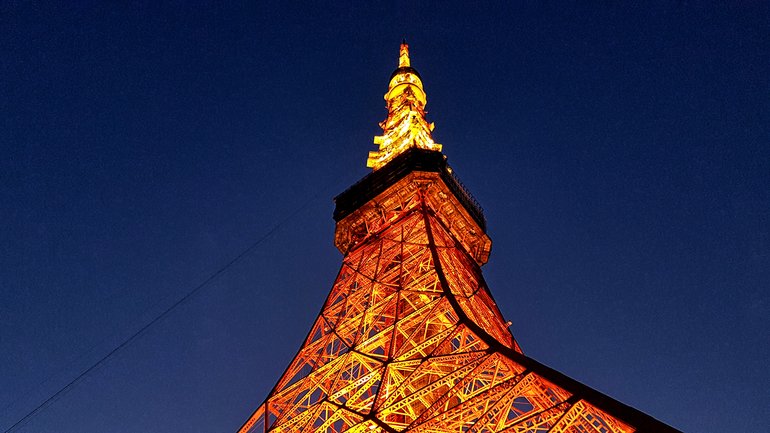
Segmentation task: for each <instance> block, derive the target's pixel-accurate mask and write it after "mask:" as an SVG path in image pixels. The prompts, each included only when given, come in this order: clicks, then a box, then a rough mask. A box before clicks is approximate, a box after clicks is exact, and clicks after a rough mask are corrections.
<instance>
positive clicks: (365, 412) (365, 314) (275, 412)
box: [239, 43, 677, 433]
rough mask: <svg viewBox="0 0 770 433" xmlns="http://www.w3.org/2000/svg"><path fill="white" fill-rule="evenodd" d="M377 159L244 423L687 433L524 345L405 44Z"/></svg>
mask: <svg viewBox="0 0 770 433" xmlns="http://www.w3.org/2000/svg"><path fill="white" fill-rule="evenodd" d="M385 100H386V102H387V107H388V117H387V119H386V120H385V121H384V122H382V123H381V124H380V126H381V127H382V129H383V134H382V135H381V136H377V137H375V139H374V142H375V143H376V144H378V145H379V150H378V151H373V152H370V153H369V159H368V161H367V166H369V167H371V168H372V169H373V172H372V173H370V174H369V175H367V176H366V177H364V178H363V179H361V180H360V181H359V182H358V183H356V184H355V185H353V186H352V187H350V188H349V189H348V190H347V191H345V192H343V193H342V194H340V195H339V196H337V197H336V198H335V202H336V209H335V211H334V219H335V220H336V221H337V228H336V233H335V239H334V243H335V245H336V246H337V248H338V249H339V250H340V251H341V252H342V254H343V255H344V259H343V263H342V268H341V269H340V272H339V274H338V275H337V279H336V280H335V282H334V285H333V286H332V289H331V293H330V294H329V296H328V298H327V299H326V302H325V303H324V305H323V308H322V310H321V313H320V314H319V316H318V318H317V319H316V321H315V323H314V324H313V326H312V328H311V329H310V332H309V334H308V336H307V338H306V339H305V342H304V343H303V344H302V347H301V348H300V349H299V352H298V353H297V355H296V356H295V357H294V360H292V362H291V364H289V367H288V368H287V369H286V371H285V372H284V373H283V375H282V376H281V378H280V380H278V383H277V384H276V385H275V387H274V388H273V389H272V390H271V391H270V394H269V395H268V397H267V399H265V401H264V402H263V403H262V405H261V406H259V408H257V410H256V411H255V412H254V413H253V414H252V415H251V416H250V417H249V419H248V420H247V421H246V423H245V424H244V425H243V426H242V427H241V429H240V430H239V433H247V432H248V433H265V432H316V433H321V432H324V433H327V432H329V433H337V432H362V433H363V432H391V433H392V432H409V433H412V432H425V433H447V432H452V433H454V432H458V433H460V432H469V433H471V432H472V433H491V432H538V433H546V432H553V433H556V432H585V433H587V432H615V433H619V432H634V431H637V432H676V431H677V430H675V429H673V428H671V427H669V426H667V425H665V424H663V423H661V422H659V421H657V420H655V419H653V418H651V417H649V416H648V415H645V414H643V413H642V412H639V411H637V410H636V409H633V408H631V407H628V406H626V405H624V404H622V403H620V402H618V401H616V400H613V399H612V398H610V397H607V396H606V395H603V394H601V393H600V392H598V391H595V390H593V389H591V388H589V387H587V386H585V385H583V384H581V383H579V382H577V381H575V380H573V379H570V378H568V377H566V376H565V375H563V374H561V373H559V372H557V371H555V370H553V369H551V368H549V367H546V366H545V365H543V364H540V363H539V362H537V361H535V360H533V359H531V358H529V357H527V356H525V355H524V354H522V352H521V349H520V348H519V346H518V344H517V343H516V340H515V339H514V338H513V335H511V333H510V331H509V330H508V325H509V324H508V323H506V321H505V319H503V317H502V315H501V314H500V311H499V310H498V308H497V305H496V304H495V301H494V300H493V299H492V295H491V294H490V292H489V289H488V288H487V285H486V283H485V282H484V278H483V277H482V275H481V268H480V267H481V266H482V265H483V264H484V263H486V262H487V259H488V257H489V251H490V246H491V241H490V239H489V237H488V236H487V234H486V224H485V220H484V215H483V214H482V211H481V208H480V207H479V205H478V204H477V203H476V201H475V200H474V199H473V197H472V196H471V195H470V194H469V193H468V192H467V191H466V190H465V188H464V187H463V186H462V184H461V183H460V182H459V181H458V180H457V178H456V177H455V175H454V174H453V172H452V170H451V168H450V167H449V166H448V165H447V163H446V159H445V157H444V156H443V155H442V154H441V145H440V144H437V143H435V142H434V141H433V138H432V135H431V133H432V130H433V124H432V123H428V122H427V121H426V120H425V104H426V102H427V100H426V96H425V91H424V89H423V84H422V80H421V78H420V75H419V74H418V73H417V71H416V70H414V69H413V68H412V67H411V65H410V59H409V51H408V47H407V45H406V43H404V44H402V45H401V50H400V55H399V64H398V68H397V69H396V70H395V72H393V75H391V77H390V83H389V84H388V91H387V93H386V94H385Z"/></svg>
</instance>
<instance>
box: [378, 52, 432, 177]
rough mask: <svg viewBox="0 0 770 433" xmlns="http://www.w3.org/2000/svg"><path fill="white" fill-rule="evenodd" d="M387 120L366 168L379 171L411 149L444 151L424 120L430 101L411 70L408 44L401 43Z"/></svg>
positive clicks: (389, 87)
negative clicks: (426, 106)
mask: <svg viewBox="0 0 770 433" xmlns="http://www.w3.org/2000/svg"><path fill="white" fill-rule="evenodd" d="M385 101H386V104H387V108H388V117H387V119H385V121H383V122H381V123H380V127H381V128H382V131H383V134H382V135H378V136H376V137H374V143H375V144H377V145H379V150H377V151H372V152H369V158H368V160H367V161H366V166H367V167H371V168H372V169H373V170H377V169H379V168H381V167H383V166H384V165H385V164H387V163H388V162H389V161H390V160H392V159H393V158H395V157H396V156H398V155H400V154H402V153H404V151H406V150H407V149H409V148H412V147H418V148H421V149H427V150H435V151H437V152H440V151H441V145H440V144H438V143H436V142H435V141H433V136H432V132H433V127H434V125H433V123H428V121H427V120H426V119H425V104H427V102H428V99H427V97H426V95H425V90H424V89H423V85H422V79H420V74H419V73H418V72H417V70H415V69H414V68H412V66H411V60H410V58H409V45H407V44H406V41H404V42H402V43H401V47H400V49H399V55H398V68H396V70H395V71H393V74H392V75H391V76H390V82H389V83H388V91H387V92H386V93H385Z"/></svg>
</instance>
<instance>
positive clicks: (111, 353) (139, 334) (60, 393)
mask: <svg viewBox="0 0 770 433" xmlns="http://www.w3.org/2000/svg"><path fill="white" fill-rule="evenodd" d="M326 190H328V188H324V189H323V190H322V191H321V192H318V193H316V194H315V195H314V196H312V197H311V198H309V199H308V200H307V201H305V202H304V203H303V204H302V205H301V206H299V207H298V208H297V209H295V210H294V211H292V212H291V213H290V214H289V215H287V216H286V217H284V218H283V219H281V220H280V221H279V222H278V223H276V224H275V225H274V226H273V227H272V228H271V229H270V230H268V231H267V232H266V233H265V234H264V235H262V236H261V237H260V238H259V239H257V240H256V241H254V242H253V243H252V244H251V245H249V246H248V247H247V248H246V249H244V250H243V251H241V252H240V253H239V254H238V255H237V256H235V257H234V258H233V259H231V260H230V261H229V262H227V263H226V264H225V265H224V266H222V267H220V268H219V269H218V270H217V271H216V272H214V273H213V274H211V275H209V276H208V278H206V279H205V280H203V282H201V283H200V284H198V285H197V286H195V287H194V288H193V289H192V290H190V291H189V292H187V293H186V294H185V295H184V296H182V297H181V298H179V299H178V300H177V301H176V302H174V303H173V304H171V306H170V307H168V308H166V309H165V310H164V311H163V312H161V313H160V314H158V315H157V316H155V318H153V319H152V320H150V321H149V322H147V323H146V324H145V325H144V326H142V327H141V328H139V330H138V331H136V332H134V333H133V334H132V335H131V336H130V337H128V338H127V339H125V340H123V342H122V343H120V344H119V345H117V346H116V347H115V348H114V349H112V350H111V351H109V352H108V353H107V354H106V355H104V356H103V357H101V358H100V359H99V360H98V361H96V362H95V363H93V364H91V366H89V367H88V368H87V369H85V370H84V371H83V372H81V373H80V374H79V375H77V376H76V377H75V378H74V379H72V380H71V381H70V382H69V383H67V384H66V385H64V386H63V387H61V388H60V389H59V390H58V391H56V392H55V393H53V394H52V395H51V396H50V397H48V398H47V399H45V401H43V402H42V403H40V404H39V405H38V406H36V407H35V408H34V409H32V410H31V411H29V412H28V413H27V414H26V415H24V416H23V417H21V418H20V419H19V420H18V421H16V422H15V423H14V424H13V425H12V426H10V427H9V428H8V429H7V430H5V431H4V432H3V433H12V432H14V431H16V430H17V429H18V428H20V427H22V426H24V425H25V424H26V423H27V422H29V421H30V420H31V419H32V418H33V417H35V416H36V415H37V414H38V413H40V412H41V411H42V410H44V409H45V408H46V407H48V405H50V404H51V403H54V402H55V401H56V400H58V399H59V398H60V397H62V396H63V395H64V394H65V393H66V392H67V391H69V390H70V389H71V388H72V387H74V386H75V385H77V384H78V383H79V382H80V381H81V380H82V379H83V378H85V377H86V376H87V375H88V374H89V373H91V372H92V371H94V370H96V369H97V368H98V367H100V366H101V365H102V364H104V363H106V362H107V361H108V360H109V359H110V358H111V357H113V356H114V355H115V354H116V353H118V352H120V351H121V350H122V349H124V348H126V347H127V346H129V345H130V344H131V343H133V342H134V341H136V340H137V339H139V338H141V337H142V336H143V335H144V333H145V332H146V331H147V330H148V329H150V328H151V327H152V326H153V325H155V324H156V323H158V322H160V321H161V320H163V319H164V318H165V317H166V316H168V315H169V314H170V313H171V312H172V311H174V309H176V308H177V307H179V306H180V305H182V304H184V303H185V302H186V301H188V300H189V299H190V298H192V297H193V296H195V294H197V293H198V292H199V291H200V290H201V289H203V288H204V287H206V286H207V285H208V284H209V283H211V282H212V281H214V280H215V279H217V277H219V276H220V275H222V274H223V273H225V272H226V271H227V270H228V269H229V268H230V267H232V266H233V265H234V264H236V263H237V262H239V261H240V260H241V259H243V258H244V257H246V256H247V255H249V254H250V253H251V252H252V251H254V250H255V249H256V248H257V247H258V246H259V245H260V244H261V243H262V242H264V241H265V240H267V239H268V238H269V237H270V236H271V235H272V234H273V233H275V232H276V231H278V229H279V228H281V226H283V225H284V224H285V223H286V222H288V221H289V220H291V219H292V218H294V217H295V216H296V215H297V214H299V213H300V212H302V211H303V210H305V208H307V207H308V206H309V205H310V203H312V202H313V201H314V200H315V199H317V198H318V197H319V196H320V195H321V193H322V192H324V191H326Z"/></svg>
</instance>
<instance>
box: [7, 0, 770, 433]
mask: <svg viewBox="0 0 770 433" xmlns="http://www.w3.org/2000/svg"><path fill="white" fill-rule="evenodd" d="M57 3H60V4H41V3H38V2H4V3H3V4H2V5H0V122H2V123H1V124H0V431H1V430H4V429H5V428H7V427H9V426H10V425H11V424H12V423H13V422H15V421H16V420H17V419H18V418H19V417H21V416H22V415H23V414H25V413H26V412H27V411H29V410H30V409H31V408H33V407H34V406H35V405H36V404H38V403H39V402H41V401H42V400H44V399H45V398H46V397H47V396H48V395H50V394H51V393H52V392H54V391H55V390H57V389H58V388H59V387H60V386H62V385H63V384H65V383H67V382H68V381H69V380H70V379H71V378H73V377H74V376H76V375H77V374H78V373H79V372H80V371H82V370H83V369H84V368H86V367H87V366H88V365H90V364H91V363H92V362H93V361H95V360H96V359H99V358H100V357H101V356H102V355H104V354H105V353H107V352H109V351H110V350H111V349H112V348H113V347H114V346H115V345H116V344H118V343H119V342H120V341H122V340H123V339H124V338H125V337H127V336H128V335H131V334H132V333H133V332H134V331H135V330H137V329H139V328H140V327H141V326H142V325H143V324H144V323H146V321H147V320H149V319H151V318H152V317H154V315H156V314H157V313H159V312H160V311H163V309H165V308H166V307H167V306H168V305H170V304H171V303H173V302H174V301H175V300H176V299H178V298H179V297H180V296H182V295H183V294H184V293H186V292H187V291H188V290H190V289H191V288H192V287H194V286H195V285H196V284H198V283H199V282H200V281H202V280H203V279H204V278H205V277H207V276H208V275H209V274H211V273H212V272H214V271H215V270H216V269H218V268H219V267H220V266H221V265H222V264H224V263H226V262H227V261H228V260H230V259H231V258H232V257H233V256H235V255H236V254H237V253H238V252H240V251H241V250H242V249H244V248H245V247H247V246H248V245H249V244H251V243H252V242H253V241H255V240H256V239H257V238H259V237H260V236H262V235H263V234H264V233H265V232H267V231H268V230H269V229H270V228H271V227H272V226H273V225H275V224H276V223H278V222H280V221H281V220H284V219H285V218H286V217H287V216H289V215H290V214H291V213H292V212H294V211H295V210H296V209H298V208H300V207H301V206H302V204H303V203H307V202H308V201H309V200H310V201H309V205H307V206H306V207H305V208H303V209H302V211H301V212H299V213H298V214H296V215H295V216H293V217H291V218H290V219H289V220H288V221H286V222H285V223H284V224H283V225H282V226H281V227H280V229H279V230H278V231H277V232H276V233H275V234H274V235H272V236H271V237H270V238H269V239H268V240H267V241H266V242H264V243H262V244H261V245H260V246H259V248H258V249H257V250H256V251H255V252H254V253H253V254H251V255H249V256H248V257H247V258H246V259H245V260H243V261H242V262H240V263H239V264H238V265H236V266H234V267H233V268H231V269H230V270H229V272H228V273H227V274H226V275H224V276H223V277H222V278H220V279H218V280H217V281H216V283H214V284H212V285H210V286H209V287H207V288H206V289H205V290H204V291H203V292H202V293H201V294H200V295H199V296H196V297H195V298H193V299H192V300H191V301H190V302H188V303H186V304H184V305H183V306H182V307H180V308H179V309H178V310H176V311H175V312H174V313H173V314H172V315H170V316H169V317H167V319H166V320H164V321H162V322H161V323H159V324H158V325H157V326H154V327H153V328H152V330H151V331H150V332H149V333H147V334H146V335H145V336H144V337H143V338H142V339H140V340H139V341H137V342H136V343H135V344H132V345H131V346H130V347H128V348H127V349H126V350H124V351H122V352H121V353H120V354H119V355H118V356H116V357H115V358H114V359H113V360H112V361H110V362H109V363H108V364H107V365H105V366H104V367H102V368H100V369H98V370H97V371H95V372H94V373H93V374H91V375H89V376H88V378H87V379H86V380H85V381H83V382H82V383H80V384H79V385H78V386H76V387H75V388H73V389H72V390H71V391H70V392H68V393H67V394H66V395H65V396H64V397H62V398H60V399H59V400H58V401H56V402H55V403H54V404H53V405H51V406H49V407H48V408H47V409H46V410H45V411H43V412H41V413H40V414H39V416H37V417H35V418H34V419H33V420H32V421H31V422H30V423H28V424H27V425H26V427H25V428H24V429H22V430H21V431H24V432H53V431H56V432H62V433H67V432H72V433H82V432H96V431H99V432H103V433H113V432H175V431H179V432H181V431H185V432H228V431H233V430H234V429H235V428H237V427H239V426H240V424H241V423H242V422H243V421H244V420H245V419H246V417H247V416H248V415H249V414H250V412H251V411H252V410H253V409H254V408H255V407H256V406H257V405H258V404H259V403H260V402H261V401H262V399H263V398H264V397H265V395H266V393H267V391H268V390H269V389H270V388H271V387H272V386H273V384H274V382H275V380H276V379H277V378H278V376H279V375H280V373H281V372H282V371H283V368H284V367H285V366H286V364H287V363H288V362H289V361H290V359H291V357H292V356H293V355H294V353H295V351H296V349H297V348H298V345H299V344H300V342H301V340H302V339H303V338H304V336H305V334H306V332H307V330H308V327H309V325H310V324H311V322H312V321H313V320H314V318H315V316H316V314H317V313H318V310H319V309H320V307H321V303H322V301H323V299H324V298H325V296H326V295H327V293H328V290H329V288H330V287H331V283H332V281H333V278H334V276H335V274H336V272H337V270H338V267H339V264H340V262H341V256H340V255H339V253H338V252H337V251H336V250H335V249H334V247H333V245H332V236H333V229H334V225H333V221H332V219H331V212H332V209H333V204H332V201H331V199H332V197H333V196H334V195H335V194H337V193H339V192H341V191H342V190H343V189H345V188H346V187H347V186H349V185H350V184H352V183H353V182H355V181H356V180H358V179H359V178H360V177H362V176H364V175H365V174H366V173H367V172H368V170H367V169H366V168H365V161H366V154H367V152H368V151H369V150H373V149H374V148H375V147H374V145H373V144H372V137H373V136H374V135H376V134H378V133H379V132H380V130H379V129H378V127H377V122H379V121H381V120H382V119H384V117H385V114H386V111H385V108H384V101H383V99H382V95H383V93H384V91H385V90H386V85H387V79H388V77H389V75H390V73H391V71H392V70H393V69H394V68H395V66H396V61H397V51H398V43H399V42H400V40H401V38H402V37H404V36H405V37H406V38H407V39H408V42H409V43H410V46H411V51H412V61H413V66H415V67H416V68H417V70H419V71H420V73H421V74H422V76H423V79H424V82H425V86H426V90H427V92H428V100H429V102H428V109H429V110H430V114H429V117H430V120H432V121H435V122H436V130H435V133H434V136H435V138H436V140H437V141H438V142H440V143H442V144H444V149H445V154H446V155H447V156H448V158H449V162H450V163H451V164H452V165H453V166H454V168H455V170H456V172H457V173H458V174H459V176H460V177H461V178H462V180H463V181H464V183H465V184H466V185H467V186H468V187H469V189H470V190H471V191H472V192H473V193H474V194H475V195H476V197H477V198H478V200H479V201H480V202H481V204H482V205H483V206H484V208H485V211H486V215H487V218H488V221H489V224H488V225H489V233H490V235H491V237H492V239H493V250H492V257H491V261H490V262H489V264H488V265H487V266H486V267H485V268H484V269H485V275H486V278H487V280H488V283H489V285H490V288H491V290H492V293H493V294H494V296H495V298H496V300H497V301H498V304H499V305H500V308H501V310H502V312H503V314H504V315H505V316H506V318H507V319H509V320H511V321H512V322H513V326H512V330H513V332H514V335H515V336H516V337H517V338H518V340H519V341H520V343H521V345H522V347H523V349H524V351H525V352H526V353H527V354H528V355H530V356H532V357H534V358H536V359H538V360H540V361H541V362H544V363H545V364H548V365H550V366H552V367H554V368H556V369H559V370H561V371H563V372H565V373H566V374H568V375H570V376H573V377H575V378H576V379H578V380H580V381H582V382H584V383H586V384H588V385H590V386H593V387H595V388H597V389H599V390H601V391H603V392H605V393H607V394H609V395H611V396H613V397H615V398H617V399H619V400H621V401H623V402H625V403H627V404H630V405H632V406H634V407H637V408H639V409H641V410H643V411H645V412H647V413H649V414H651V415H652V416H654V417H656V418H659V419H661V420H663V421H665V422H667V423H670V424H671V425H673V426H675V427H677V428H680V429H682V430H684V431H687V432H722V431H747V432H749V431H764V430H765V429H766V428H767V425H768V424H770V404H768V399H767V397H768V389H770V371H769V370H768V368H767V365H768V362H770V337H769V336H770V161H769V159H770V147H769V144H768V143H770V98H769V97H768V95H770V84H769V83H770V78H769V77H770V7H769V6H768V3H766V2H760V1H746V2H730V3H734V4H733V5H727V6H724V5H722V6H718V5H706V4H705V2H687V1H679V2H674V1H671V2H644V3H648V4H646V5H645V6H644V7H642V6H632V5H630V4H629V5H624V6H620V5H613V4H612V3H613V2H577V3H579V5H576V4H572V5H570V4H565V3H561V2H552V3H551V4H550V5H537V6H534V5H532V4H529V5H526V6H525V5H518V6H509V7H505V8H502V7H500V6H499V5H497V6H495V5H491V4H486V5H476V4H474V5H468V4H464V3H460V2H457V3H444V2H442V6H440V7H439V6H429V5H426V4H423V3H421V2H404V3H400V4H398V3H392V2H387V4H383V5H378V6H374V5H369V6H363V4H364V3H367V4H368V3H369V2H351V3H350V5H348V6H347V7H340V8H339V9H331V8H330V7H329V6H328V5H323V4H324V3H330V2H322V3H319V4H317V5H301V6H300V5H296V6H287V5H282V4H280V3H282V2H269V3H268V2H265V3H259V4H254V3H248V4H231V5H222V4H220V2H214V3H213V4H199V5H189V4H186V3H182V2H180V3H178V4H168V5H166V6H158V5H156V4H155V3H156V2H150V3H148V4H145V5H143V6H122V5H119V4H106V3H105V2H95V3H94V4H78V5H77V6H74V5H73V4H72V3H75V2H57ZM61 3H65V4H67V5H62V4H61ZM532 3H535V2H532ZM586 3H593V5H587V4H586Z"/></svg>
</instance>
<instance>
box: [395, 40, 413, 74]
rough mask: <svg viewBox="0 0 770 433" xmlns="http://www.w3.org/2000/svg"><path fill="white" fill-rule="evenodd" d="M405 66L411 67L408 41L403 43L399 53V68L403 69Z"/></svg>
mask: <svg viewBox="0 0 770 433" xmlns="http://www.w3.org/2000/svg"><path fill="white" fill-rule="evenodd" d="M405 66H411V65H410V64H409V45H407V44H406V39H404V40H402V41H401V49H399V52H398V67H399V68H403V67H405Z"/></svg>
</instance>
